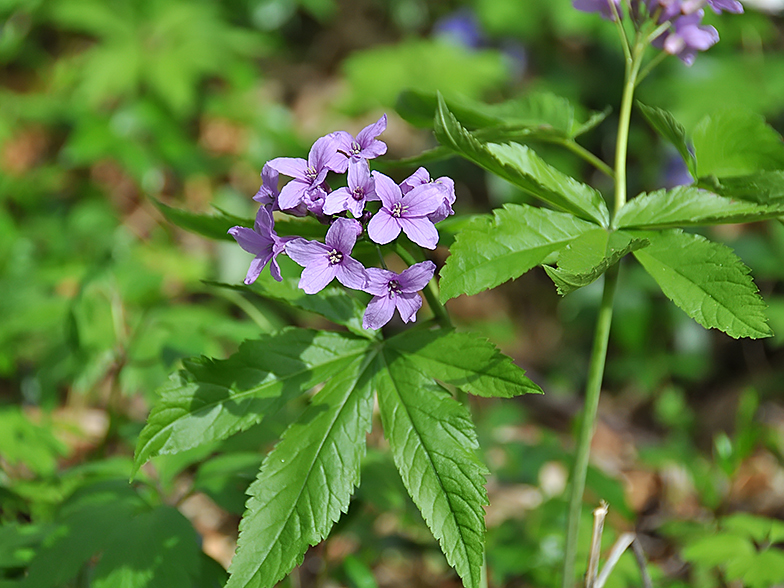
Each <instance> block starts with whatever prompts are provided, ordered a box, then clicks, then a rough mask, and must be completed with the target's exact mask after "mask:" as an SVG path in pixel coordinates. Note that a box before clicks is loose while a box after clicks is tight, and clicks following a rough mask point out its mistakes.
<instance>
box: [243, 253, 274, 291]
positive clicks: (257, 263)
mask: <svg viewBox="0 0 784 588" xmlns="http://www.w3.org/2000/svg"><path fill="white" fill-rule="evenodd" d="M270 259H272V249H270V251H269V254H268V255H265V256H264V257H255V258H253V261H251V262H250V267H249V268H248V273H247V275H246V276H245V283H246V284H248V285H250V284H252V283H253V282H255V281H256V280H257V279H258V277H259V276H260V275H261V270H263V269H264V266H266V265H267V264H268V263H269V261H270Z"/></svg>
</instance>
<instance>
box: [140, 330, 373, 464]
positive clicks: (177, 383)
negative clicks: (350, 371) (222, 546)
mask: <svg viewBox="0 0 784 588" xmlns="http://www.w3.org/2000/svg"><path fill="white" fill-rule="evenodd" d="M368 344H369V342H368V340H367V339H364V340H363V339H357V338H355V337H352V336H349V335H345V334H340V333H327V332H317V331H310V330H306V329H288V330H284V331H281V332H280V333H277V334H273V335H267V336H265V337H262V338H261V339H259V340H256V341H247V342H245V343H243V345H242V346H241V347H240V349H239V351H238V352H237V353H236V354H234V355H233V356H231V357H230V358H229V359H226V360H210V359H207V358H202V359H200V360H198V361H192V362H188V363H186V366H185V369H184V370H182V371H181V372H179V373H178V374H175V375H174V376H173V377H172V381H171V382H170V383H169V384H168V386H166V387H164V388H163V390H162V391H161V396H160V398H159V399H158V402H156V404H155V406H154V407H153V409H152V412H151V414H150V416H149V418H148V420H147V425H146V426H145V427H144V429H143V430H142V432H141V434H140V435H139V441H138V442H137V445H136V457H135V462H134V472H135V471H136V470H137V469H138V468H139V467H140V466H141V464H143V463H144V462H145V461H147V460H148V459H149V458H150V457H153V456H155V455H158V454H160V453H175V452H178V451H183V450H185V449H190V448H192V447H197V446H199V445H202V444H205V443H209V442H211V441H217V440H220V439H225V438H226V437H228V436H229V435H231V434H233V433H236V432H238V431H242V430H244V429H246V428H248V427H249V426H251V425H253V424H255V423H257V422H259V421H260V420H261V419H262V418H263V417H264V416H265V414H271V413H274V412H275V411H277V410H278V409H279V408H280V407H281V406H283V404H285V402H286V401H288V400H290V399H291V398H294V397H295V396H297V395H299V394H300V393H302V392H303V391H305V390H308V389H309V388H311V387H312V386H314V385H316V384H318V383H319V382H323V381H324V380H326V379H327V378H329V377H331V376H333V375H334V374H337V373H339V372H340V371H342V370H343V369H345V368H346V366H347V365H350V364H351V363H352V362H353V361H355V360H356V358H358V357H359V356H361V355H362V354H363V353H365V351H366V349H367V346H368Z"/></svg>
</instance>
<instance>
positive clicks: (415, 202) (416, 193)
mask: <svg viewBox="0 0 784 588" xmlns="http://www.w3.org/2000/svg"><path fill="white" fill-rule="evenodd" d="M443 201H444V191H443V186H441V185H440V184H432V183H430V184H423V185H422V186H417V187H416V188H413V189H412V190H411V191H410V192H409V193H408V194H406V195H405V197H404V198H403V203H404V204H405V207H406V210H405V212H404V213H403V214H404V216H407V217H412V216H427V215H428V214H431V213H433V212H435V211H436V210H438V207H439V206H441V203H442V202H443Z"/></svg>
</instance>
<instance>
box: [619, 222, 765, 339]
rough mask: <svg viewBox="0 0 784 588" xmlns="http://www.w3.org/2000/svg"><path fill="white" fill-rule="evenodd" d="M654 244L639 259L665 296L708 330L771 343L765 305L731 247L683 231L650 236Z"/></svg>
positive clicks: (643, 234)
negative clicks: (714, 329)
mask: <svg viewBox="0 0 784 588" xmlns="http://www.w3.org/2000/svg"><path fill="white" fill-rule="evenodd" d="M635 236H639V237H642V238H647V239H649V240H650V242H651V244H650V245H649V246H648V247H646V248H644V249H640V250H638V251H635V252H634V256H635V257H636V258H637V260H638V261H639V262H640V263H641V264H642V266H643V267H644V268H645V270H646V271H647V272H648V273H649V274H650V275H651V276H652V277H653V279H654V280H656V282H657V283H658V284H659V286H660V287H661V289H662V292H664V294H665V295H666V296H667V298H669V299H670V300H672V301H673V302H674V303H675V304H676V305H677V306H679V307H680V308H681V309H683V310H684V311H685V312H686V314H688V315H689V316H690V317H692V318H693V319H694V320H696V321H697V322H698V323H699V324H701V325H702V326H703V327H705V328H716V329H719V330H721V331H724V332H725V333H727V334H728V335H730V336H731V337H734V338H736V339H737V338H739V337H751V338H752V339H756V338H759V337H769V336H770V335H771V334H772V332H771V330H770V328H769V327H768V324H767V319H766V317H765V303H764V302H763V300H762V298H760V296H759V293H758V292H757V287H756V286H755V285H754V282H753V281H752V279H751V276H749V268H748V267H746V266H745V265H744V264H743V262H742V261H741V260H740V259H739V258H738V257H737V256H736V255H735V254H734V253H733V252H732V250H731V249H730V248H728V247H726V246H725V245H721V244H719V243H712V242H711V241H708V240H707V239H706V238H705V237H702V236H700V235H691V234H688V233H684V232H682V231H680V230H669V231H662V232H653V231H645V232H639V233H635Z"/></svg>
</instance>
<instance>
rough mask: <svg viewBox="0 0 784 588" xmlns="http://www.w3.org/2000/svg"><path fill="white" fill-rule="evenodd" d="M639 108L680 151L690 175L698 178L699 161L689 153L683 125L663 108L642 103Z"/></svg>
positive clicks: (653, 125)
mask: <svg viewBox="0 0 784 588" xmlns="http://www.w3.org/2000/svg"><path fill="white" fill-rule="evenodd" d="M637 106H638V107H639V109H640V112H642V114H643V116H644V117H645V119H646V120H647V121H648V122H649V123H650V125H651V126H652V127H653V128H654V129H656V131H657V132H658V133H659V134H660V135H661V136H662V137H664V138H665V139H667V140H668V141H669V142H670V143H672V146H673V147H675V149H677V150H678V153H680V155H681V157H682V158H683V161H684V162H685V163H686V167H687V168H689V173H690V174H691V176H692V177H693V178H696V177H697V160H696V159H694V155H693V154H692V152H691V151H689V146H688V145H687V144H686V129H684V128H683V125H681V124H680V123H679V122H678V121H677V120H675V117H674V116H672V114H670V113H669V112H667V111H666V110H664V109H663V108H658V107H656V106H646V105H645V104H643V103H642V102H637Z"/></svg>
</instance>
